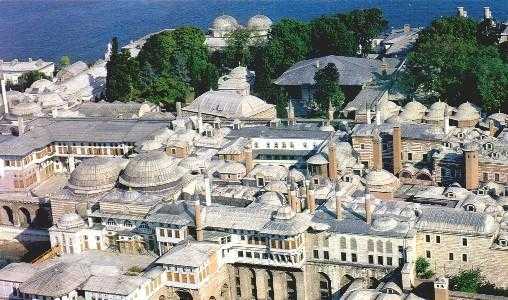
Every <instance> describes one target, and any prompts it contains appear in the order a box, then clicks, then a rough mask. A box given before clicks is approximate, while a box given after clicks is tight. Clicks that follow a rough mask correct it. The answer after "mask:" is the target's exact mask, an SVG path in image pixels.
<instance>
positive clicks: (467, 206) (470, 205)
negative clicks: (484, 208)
mask: <svg viewBox="0 0 508 300" xmlns="http://www.w3.org/2000/svg"><path fill="white" fill-rule="evenodd" d="M466 210H467V211H476V207H475V206H474V205H473V204H468V205H466Z"/></svg>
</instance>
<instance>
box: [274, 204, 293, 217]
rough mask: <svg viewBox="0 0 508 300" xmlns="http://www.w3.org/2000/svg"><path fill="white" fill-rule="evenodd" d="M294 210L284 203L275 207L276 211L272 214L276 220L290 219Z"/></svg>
mask: <svg viewBox="0 0 508 300" xmlns="http://www.w3.org/2000/svg"><path fill="white" fill-rule="evenodd" d="M295 214H296V213H295V211H294V210H293V209H291V206H289V205H284V206H282V207H280V208H279V209H277V212H276V213H275V215H274V216H273V218H274V219H277V220H290V219H292V218H293V217H294V216H295Z"/></svg>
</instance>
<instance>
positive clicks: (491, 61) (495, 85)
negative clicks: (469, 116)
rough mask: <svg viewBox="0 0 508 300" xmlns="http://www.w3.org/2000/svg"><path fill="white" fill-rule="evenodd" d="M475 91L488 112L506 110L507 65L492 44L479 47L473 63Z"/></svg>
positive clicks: (507, 88)
mask: <svg viewBox="0 0 508 300" xmlns="http://www.w3.org/2000/svg"><path fill="white" fill-rule="evenodd" d="M473 76H474V79H475V82H476V85H475V87H476V92H477V93H478V96H479V97H480V98H481V100H482V106H483V108H484V109H485V110H487V111H489V112H496V111H498V110H501V109H503V110H504V112H508V107H507V106H508V65H507V63H506V62H504V61H503V59H502V58H501V57H500V56H499V54H498V52H497V49H496V48H495V47H494V46H490V47H485V48H481V49H479V51H478V52H477V55H476V57H475V60H474V63H473Z"/></svg>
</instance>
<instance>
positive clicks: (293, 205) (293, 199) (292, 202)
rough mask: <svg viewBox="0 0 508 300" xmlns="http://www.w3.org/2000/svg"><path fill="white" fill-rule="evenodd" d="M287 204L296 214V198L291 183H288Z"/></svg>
mask: <svg viewBox="0 0 508 300" xmlns="http://www.w3.org/2000/svg"><path fill="white" fill-rule="evenodd" d="M289 204H290V205H291V208H292V209H293V211H295V212H298V206H299V205H298V198H297V197H296V190H295V186H294V185H293V182H290V183H289Z"/></svg>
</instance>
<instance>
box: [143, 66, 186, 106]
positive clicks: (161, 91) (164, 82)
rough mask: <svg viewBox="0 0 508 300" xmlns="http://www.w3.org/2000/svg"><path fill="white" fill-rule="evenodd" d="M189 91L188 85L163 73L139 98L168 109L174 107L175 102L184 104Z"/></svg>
mask: <svg viewBox="0 0 508 300" xmlns="http://www.w3.org/2000/svg"><path fill="white" fill-rule="evenodd" d="M190 91H191V87H190V86H189V85H188V84H186V83H184V82H182V81H181V80H178V79H176V78H174V77H172V76H171V74H167V73H165V74H162V75H161V76H159V77H157V78H156V79H155V80H154V81H152V82H151V83H150V85H148V86H147V87H146V88H145V89H144V90H143V92H142V93H141V97H142V98H144V99H147V100H149V101H150V102H153V103H157V104H161V105H163V106H164V107H165V108H167V109H169V108H173V107H174V104H175V102H178V101H179V102H185V100H186V98H187V95H188V94H189V93H190Z"/></svg>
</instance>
